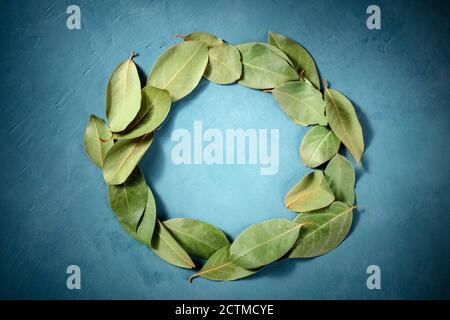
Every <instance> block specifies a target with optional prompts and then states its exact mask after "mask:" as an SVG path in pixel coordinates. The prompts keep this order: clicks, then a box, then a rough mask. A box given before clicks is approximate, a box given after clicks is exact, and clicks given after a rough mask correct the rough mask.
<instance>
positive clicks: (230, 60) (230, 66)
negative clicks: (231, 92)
mask: <svg viewBox="0 0 450 320" xmlns="http://www.w3.org/2000/svg"><path fill="white" fill-rule="evenodd" d="M208 57H209V62H208V64H207V66H206V70H205V74H204V77H205V78H206V79H208V80H209V81H212V82H215V83H218V84H228V83H233V82H235V81H236V80H238V79H239V78H240V77H241V73H242V63H241V54H240V53H239V51H238V49H236V48H235V47H233V46H231V45H229V44H223V45H220V46H216V47H212V48H209V49H208Z"/></svg>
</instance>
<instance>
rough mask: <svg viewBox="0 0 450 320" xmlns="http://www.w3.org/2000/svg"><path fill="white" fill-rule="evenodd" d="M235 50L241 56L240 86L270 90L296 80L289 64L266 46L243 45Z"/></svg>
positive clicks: (257, 44) (295, 74)
mask: <svg viewBox="0 0 450 320" xmlns="http://www.w3.org/2000/svg"><path fill="white" fill-rule="evenodd" d="M236 48H237V49H238V50H239V51H240V52H241V55H242V65H243V70H242V76H241V80H240V81H239V83H240V84H241V85H243V86H246V87H249V88H254V89H271V88H274V87H277V86H279V85H281V84H282V83H284V82H287V81H292V80H297V79H298V74H297V72H296V71H295V70H294V69H293V68H292V67H291V66H290V65H289V63H288V62H287V61H286V60H285V59H283V58H282V57H281V56H280V55H278V54H277V53H275V52H274V50H272V49H270V48H269V47H268V46H267V45H265V44H261V43H243V44H239V45H237V46H236Z"/></svg>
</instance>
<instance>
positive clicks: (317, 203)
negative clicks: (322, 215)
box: [284, 171, 334, 212]
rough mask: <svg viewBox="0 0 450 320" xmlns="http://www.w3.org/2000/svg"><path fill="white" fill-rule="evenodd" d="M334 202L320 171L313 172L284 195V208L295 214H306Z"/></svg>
mask: <svg viewBox="0 0 450 320" xmlns="http://www.w3.org/2000/svg"><path fill="white" fill-rule="evenodd" d="M333 200H334V195H333V192H332V191H331V189H330V187H329V186H328V182H327V180H326V179H325V176H324V175H323V173H322V171H313V172H311V173H310V174H308V175H307V176H306V177H304V178H303V179H302V180H301V181H300V182H299V183H297V184H296V185H295V186H294V187H292V189H291V190H289V192H288V193H287V194H286V197H285V198H284V204H285V206H286V208H288V209H289V210H292V211H296V212H306V211H311V210H316V209H320V208H323V207H326V206H328V205H329V204H330V203H332V202H333Z"/></svg>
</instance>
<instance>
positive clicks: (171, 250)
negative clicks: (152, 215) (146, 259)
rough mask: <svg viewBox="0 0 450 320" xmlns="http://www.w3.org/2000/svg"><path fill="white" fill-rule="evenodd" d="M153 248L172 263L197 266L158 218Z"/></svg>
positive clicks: (191, 266) (190, 267) (162, 257)
mask: <svg viewBox="0 0 450 320" xmlns="http://www.w3.org/2000/svg"><path fill="white" fill-rule="evenodd" d="M151 248H152V250H153V252H155V253H156V254H157V255H158V257H160V258H161V259H163V260H164V261H166V262H168V263H170V264H172V265H175V266H177V267H181V268H187V269H192V268H195V265H194V262H192V259H191V257H189V255H188V254H187V253H186V251H185V250H184V249H183V247H181V246H180V244H179V243H178V242H177V240H175V238H174V237H173V236H172V235H171V234H170V232H169V231H168V230H167V229H166V227H164V225H163V224H162V223H161V221H159V220H156V226H155V231H154V232H153V238H152V242H151Z"/></svg>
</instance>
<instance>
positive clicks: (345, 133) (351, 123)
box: [325, 89, 364, 165]
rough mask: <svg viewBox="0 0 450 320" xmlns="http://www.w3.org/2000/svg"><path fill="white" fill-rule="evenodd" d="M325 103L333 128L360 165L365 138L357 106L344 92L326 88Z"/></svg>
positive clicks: (329, 121)
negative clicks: (357, 114) (355, 106)
mask: <svg viewBox="0 0 450 320" xmlns="http://www.w3.org/2000/svg"><path fill="white" fill-rule="evenodd" d="M325 103H326V107H325V108H326V114H327V119H328V123H329V125H330V127H331V130H333V132H334V133H335V134H336V136H337V137H338V138H339V140H341V141H342V143H343V144H344V145H345V146H346V147H347V149H348V150H349V151H350V153H351V154H352V156H353V158H354V159H355V161H356V163H357V164H358V165H359V164H360V162H361V156H362V154H363V152H364V139H363V133H362V128H361V124H360V123H359V120H358V117H357V116H356V112H355V108H354V107H353V105H352V103H351V102H350V100H348V99H347V98H346V97H345V96H344V95H343V94H342V93H340V92H338V91H336V90H333V89H326V90H325Z"/></svg>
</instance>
